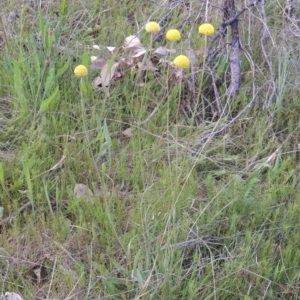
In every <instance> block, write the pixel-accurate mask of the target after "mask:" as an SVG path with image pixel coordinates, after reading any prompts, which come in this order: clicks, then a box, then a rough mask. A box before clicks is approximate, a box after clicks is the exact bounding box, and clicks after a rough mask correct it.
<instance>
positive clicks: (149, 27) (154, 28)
mask: <svg viewBox="0 0 300 300" xmlns="http://www.w3.org/2000/svg"><path fill="white" fill-rule="evenodd" d="M145 30H146V31H147V32H149V33H155V32H159V31H160V26H159V24H158V23H156V22H149V23H147V24H146V26H145Z"/></svg>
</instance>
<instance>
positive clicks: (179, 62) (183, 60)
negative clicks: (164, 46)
mask: <svg viewBox="0 0 300 300" xmlns="http://www.w3.org/2000/svg"><path fill="white" fill-rule="evenodd" d="M173 62H174V65H175V66H176V67H177V68H180V69H186V68H188V67H189V66H190V60H189V58H188V57H187V56H185V55H178V56H177V57H175V59H174V60H173Z"/></svg>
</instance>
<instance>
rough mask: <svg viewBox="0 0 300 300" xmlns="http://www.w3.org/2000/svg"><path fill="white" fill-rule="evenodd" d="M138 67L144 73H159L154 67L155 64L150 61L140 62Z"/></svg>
mask: <svg viewBox="0 0 300 300" xmlns="http://www.w3.org/2000/svg"><path fill="white" fill-rule="evenodd" d="M138 67H139V68H140V69H141V70H143V71H153V72H154V71H157V70H158V69H157V68H156V67H154V65H153V63H152V62H151V61H150V60H148V61H147V62H146V63H142V62H138Z"/></svg>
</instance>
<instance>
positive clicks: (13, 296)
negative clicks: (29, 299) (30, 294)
mask: <svg viewBox="0 0 300 300" xmlns="http://www.w3.org/2000/svg"><path fill="white" fill-rule="evenodd" d="M5 299H6V300H23V298H22V297H21V296H20V295H19V294H17V293H14V292H11V293H10V292H6V293H5Z"/></svg>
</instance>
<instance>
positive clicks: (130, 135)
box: [122, 127, 132, 137]
mask: <svg viewBox="0 0 300 300" xmlns="http://www.w3.org/2000/svg"><path fill="white" fill-rule="evenodd" d="M122 133H123V134H124V135H126V136H127V137H132V129H131V127H128V128H127V129H125V130H124V131H123V132H122Z"/></svg>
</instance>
